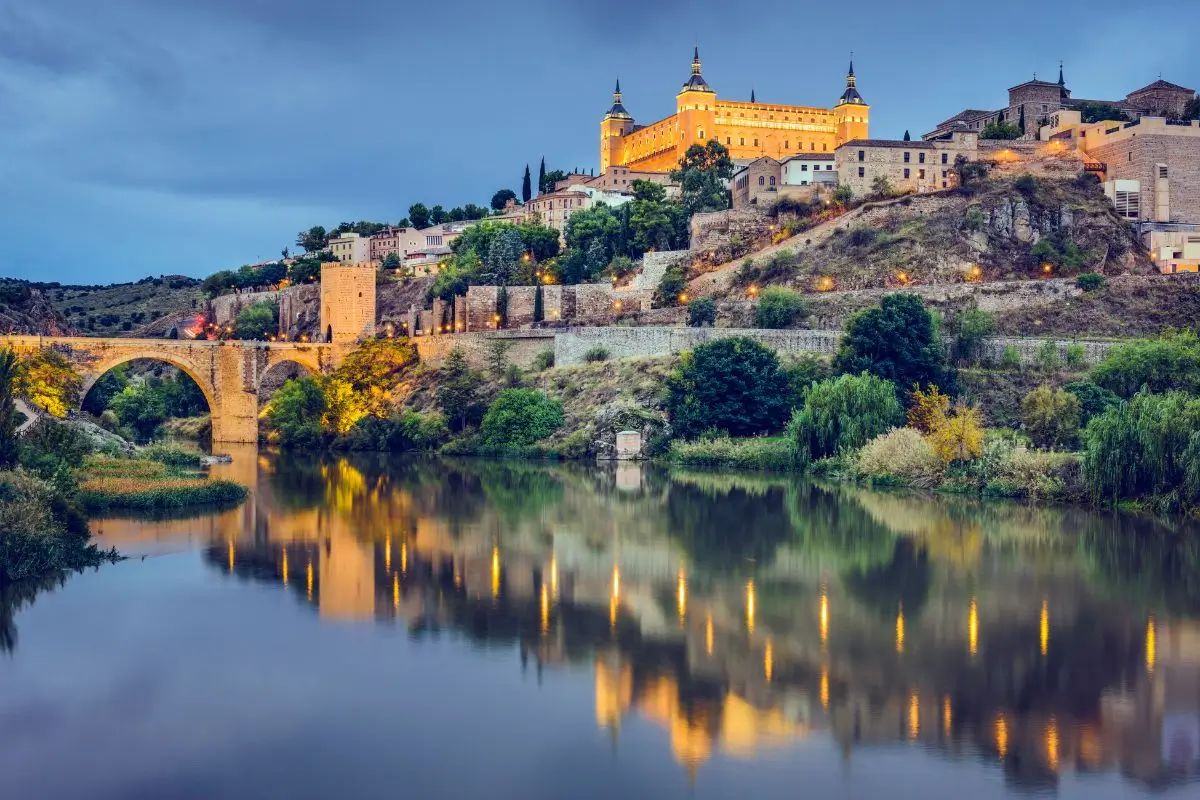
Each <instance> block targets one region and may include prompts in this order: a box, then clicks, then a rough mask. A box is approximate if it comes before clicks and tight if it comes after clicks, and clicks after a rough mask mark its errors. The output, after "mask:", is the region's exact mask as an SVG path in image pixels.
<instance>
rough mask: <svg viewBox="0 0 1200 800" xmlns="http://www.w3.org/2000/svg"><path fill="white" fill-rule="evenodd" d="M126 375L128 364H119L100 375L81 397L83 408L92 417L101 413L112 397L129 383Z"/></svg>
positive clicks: (127, 374) (127, 373)
mask: <svg viewBox="0 0 1200 800" xmlns="http://www.w3.org/2000/svg"><path fill="white" fill-rule="evenodd" d="M128 376H129V365H128V364H121V365H120V366H118V367H114V368H113V369H110V370H109V371H108V372H106V373H104V374H103V375H101V376H100V378H99V380H97V381H96V382H95V383H94V384H92V388H91V389H89V390H88V393H87V395H86V396H85V397H84V398H83V410H84V411H86V412H87V413H89V414H91V415H92V416H94V417H98V416H100V415H101V414H103V413H104V410H105V409H106V408H108V404H109V403H111V402H112V399H113V398H114V397H116V396H117V395H118V394H120V393H121V392H122V391H123V390H124V389H125V387H127V386H128V385H129V377H128Z"/></svg>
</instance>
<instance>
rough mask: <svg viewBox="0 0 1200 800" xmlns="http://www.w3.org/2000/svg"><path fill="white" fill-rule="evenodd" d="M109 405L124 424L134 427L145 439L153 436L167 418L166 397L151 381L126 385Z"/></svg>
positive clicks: (136, 432)
mask: <svg viewBox="0 0 1200 800" xmlns="http://www.w3.org/2000/svg"><path fill="white" fill-rule="evenodd" d="M108 407H109V409H111V410H112V412H113V413H114V414H116V415H117V419H118V420H119V421H120V423H121V424H122V425H123V426H125V427H128V428H130V429H132V430H133V431H134V433H135V435H136V436H138V438H140V439H143V440H145V439H149V438H150V437H152V436H153V435H154V431H155V429H157V428H158V426H159V425H161V424H162V423H163V422H164V421H165V420H166V419H167V403H166V399H165V397H164V396H163V394H162V392H160V391H157V390H156V389H155V387H153V386H151V385H150V383H149V381H146V382H143V383H139V384H134V385H131V386H126V387H125V388H124V389H123V390H122V391H121V393H120V394H118V395H117V396H116V397H114V398H113V399H112V402H110V403H109V405H108Z"/></svg>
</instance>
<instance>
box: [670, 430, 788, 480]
mask: <svg viewBox="0 0 1200 800" xmlns="http://www.w3.org/2000/svg"><path fill="white" fill-rule="evenodd" d="M670 460H671V461H672V462H673V463H676V464H680V465H682V466H685V467H715V468H721V469H745V470H762V471H778V472H786V471H788V470H791V469H793V468H794V467H795V455H794V454H793V451H792V443H791V441H790V440H788V439H787V437H779V436H777V437H773V438H767V437H755V438H751V439H731V438H729V437H728V436H717V437H714V438H706V439H697V440H695V441H690V442H688V441H675V442H672V444H671V454H670Z"/></svg>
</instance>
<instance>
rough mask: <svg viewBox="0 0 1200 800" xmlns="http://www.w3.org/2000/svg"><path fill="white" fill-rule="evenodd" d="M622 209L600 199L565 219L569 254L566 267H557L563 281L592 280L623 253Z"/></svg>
mask: <svg viewBox="0 0 1200 800" xmlns="http://www.w3.org/2000/svg"><path fill="white" fill-rule="evenodd" d="M621 212H622V210H614V209H612V208H610V207H608V206H607V205H605V204H603V203H599V204H597V205H595V206H592V207H591V208H588V209H584V210H583V211H576V212H575V213H574V214H572V215H571V216H570V217H569V218H568V219H567V226H566V229H565V231H564V232H563V238H564V239H566V242H567V248H568V250H569V253H568V255H569V256H570V258H569V259H568V260H567V265H566V266H567V268H565V269H561V270H560V272H561V276H562V280H563V283H583V282H585V281H588V280H594V279H595V278H596V277H597V276H599V275H600V273H601V272H603V271H604V268H605V267H607V266H608V264H609V262H610V261H612V260H613V258H614V257H615V256H618V255H625V254H626V245H625V242H626V237H627V233H626V229H625V225H624V224H623V221H622V216H621Z"/></svg>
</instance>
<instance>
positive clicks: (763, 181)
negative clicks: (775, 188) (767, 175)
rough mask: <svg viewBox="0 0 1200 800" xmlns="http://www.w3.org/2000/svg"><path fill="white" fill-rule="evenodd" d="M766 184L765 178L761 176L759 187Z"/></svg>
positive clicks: (759, 177)
mask: <svg viewBox="0 0 1200 800" xmlns="http://www.w3.org/2000/svg"><path fill="white" fill-rule="evenodd" d="M764 183H766V181H765V180H764V179H763V176H762V175H759V176H758V185H759V186H762V185H763V184H764Z"/></svg>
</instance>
